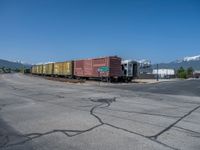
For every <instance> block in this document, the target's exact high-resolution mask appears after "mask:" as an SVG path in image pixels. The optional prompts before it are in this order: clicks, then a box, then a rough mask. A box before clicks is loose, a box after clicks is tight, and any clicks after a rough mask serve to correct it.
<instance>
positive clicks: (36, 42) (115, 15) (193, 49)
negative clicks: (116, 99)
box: [0, 0, 200, 63]
mask: <svg viewBox="0 0 200 150" xmlns="http://www.w3.org/2000/svg"><path fill="white" fill-rule="evenodd" d="M0 52H1V54H0V58H2V59H8V60H22V61H25V62H30V63H37V62H47V61H63V60H70V59H80V58H91V57H99V56H106V55H119V56H121V57H122V58H124V59H143V58H146V59H150V60H151V61H152V62H153V63H157V62H169V61H173V60H175V59H177V58H181V57H184V56H193V55H198V54H200V1H199V0H0Z"/></svg>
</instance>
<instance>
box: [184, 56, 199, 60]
mask: <svg viewBox="0 0 200 150" xmlns="http://www.w3.org/2000/svg"><path fill="white" fill-rule="evenodd" d="M198 60H200V55H197V56H192V57H185V58H183V61H198Z"/></svg>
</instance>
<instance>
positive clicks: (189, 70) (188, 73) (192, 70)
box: [187, 67, 194, 77]
mask: <svg viewBox="0 0 200 150" xmlns="http://www.w3.org/2000/svg"><path fill="white" fill-rule="evenodd" d="M193 72H194V69H193V68H192V67H189V68H188V69H187V77H192V75H193Z"/></svg>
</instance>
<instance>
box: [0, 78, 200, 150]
mask: <svg viewBox="0 0 200 150" xmlns="http://www.w3.org/2000/svg"><path fill="white" fill-rule="evenodd" d="M199 141H200V80H183V81H173V82H163V83H154V84H135V83H132V84H109V85H106V84H105V85H104V84H102V85H101V86H99V85H98V84H90V83H77V84H72V83H63V82H56V81H50V80H45V79H42V78H39V77H30V76H25V75H22V74H3V75H0V149H2V150H27V149H28V150H29V149H30V150H49V149H58V150H161V149H162V150H165V149H166V150H167V149H169V150H170V149H181V150H199V149H200V142H199Z"/></svg>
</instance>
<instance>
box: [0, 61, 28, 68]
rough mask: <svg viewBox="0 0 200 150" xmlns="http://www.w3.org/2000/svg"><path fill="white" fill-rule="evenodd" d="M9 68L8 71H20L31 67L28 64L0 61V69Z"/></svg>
mask: <svg viewBox="0 0 200 150" xmlns="http://www.w3.org/2000/svg"><path fill="white" fill-rule="evenodd" d="M3 67H5V68H10V69H20V68H22V67H24V68H30V67H31V65H30V64H24V63H21V62H12V61H8V60H3V59H0V68H3Z"/></svg>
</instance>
